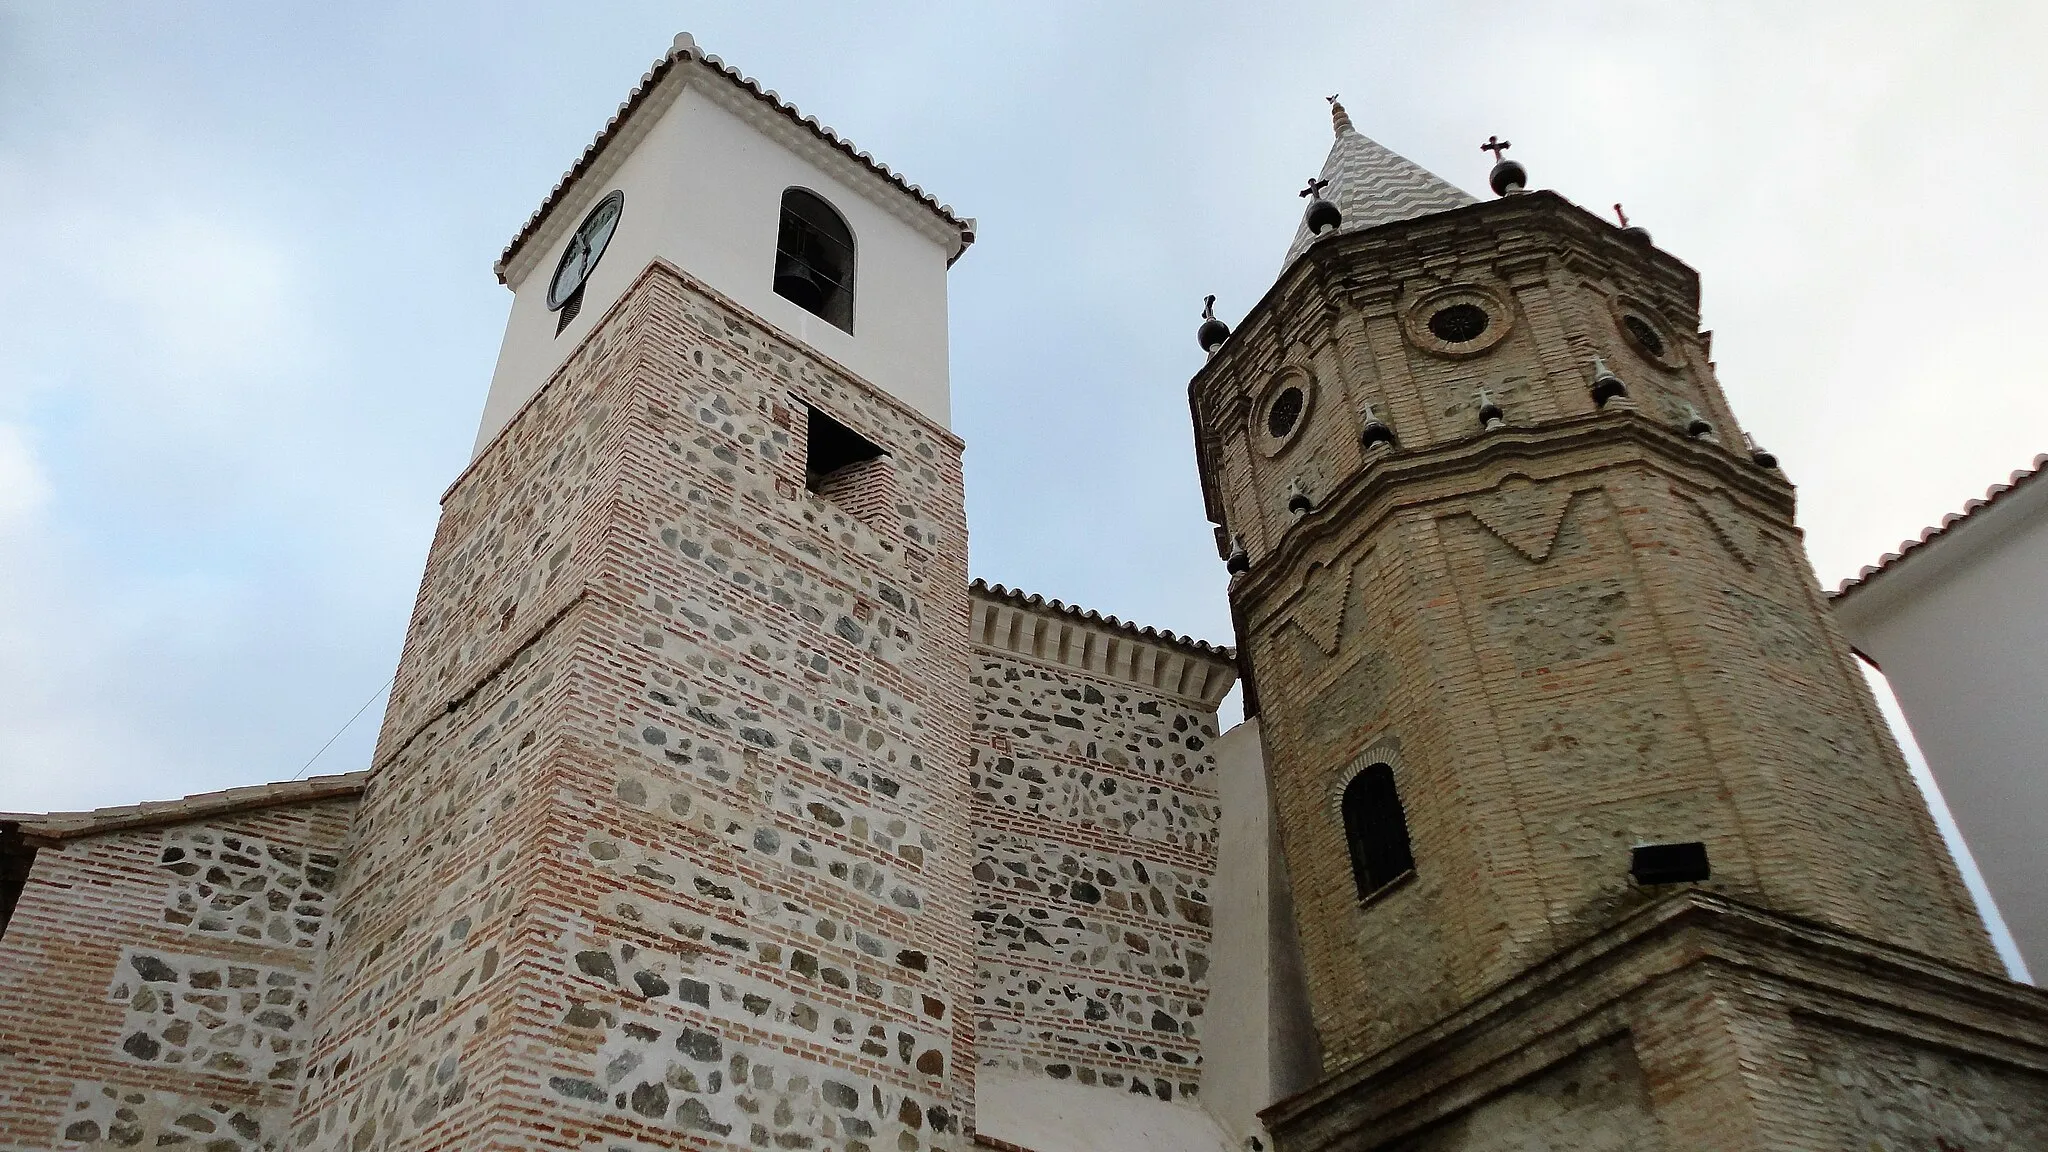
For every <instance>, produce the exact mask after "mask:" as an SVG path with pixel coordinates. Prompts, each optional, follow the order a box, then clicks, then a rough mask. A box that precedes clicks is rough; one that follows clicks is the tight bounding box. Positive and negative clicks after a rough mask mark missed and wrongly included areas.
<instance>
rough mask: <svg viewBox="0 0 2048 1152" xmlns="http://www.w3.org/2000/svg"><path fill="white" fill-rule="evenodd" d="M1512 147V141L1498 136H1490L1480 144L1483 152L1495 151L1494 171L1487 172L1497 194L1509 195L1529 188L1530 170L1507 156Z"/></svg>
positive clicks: (1487, 176) (1488, 179)
mask: <svg viewBox="0 0 2048 1152" xmlns="http://www.w3.org/2000/svg"><path fill="white" fill-rule="evenodd" d="M1512 147H1514V143H1513V142H1512V141H1508V140H1503V139H1501V138H1500V137H1498V136H1488V137H1487V138H1486V143H1484V144H1481V145H1480V146H1479V150H1480V151H1481V152H1491V153H1493V171H1491V172H1489V173H1487V174H1486V183H1487V184H1488V185H1489V186H1491V187H1492V188H1493V194H1494V195H1495V196H1507V195H1510V194H1512V193H1515V192H1523V191H1527V190H1528V187H1529V173H1528V171H1527V170H1526V169H1524V168H1523V167H1522V166H1521V165H1520V164H1519V163H1517V162H1515V161H1513V160H1510V159H1508V158H1507V150H1508V149H1510V148H1512Z"/></svg>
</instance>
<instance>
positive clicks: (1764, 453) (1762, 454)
mask: <svg viewBox="0 0 2048 1152" xmlns="http://www.w3.org/2000/svg"><path fill="white" fill-rule="evenodd" d="M1742 442H1743V444H1744V445H1745V446H1747V447H1748V448H1749V462H1750V463H1752V464H1754V465H1756V466H1757V467H1759V468H1762V469H1764V470H1765V471H1775V470H1776V469H1777V467H1778V455H1777V453H1775V452H1772V451H1770V450H1769V449H1766V448H1759V447H1757V444H1756V441H1754V440H1752V439H1750V438H1749V433H1747V432H1744V433H1743V434H1742Z"/></svg>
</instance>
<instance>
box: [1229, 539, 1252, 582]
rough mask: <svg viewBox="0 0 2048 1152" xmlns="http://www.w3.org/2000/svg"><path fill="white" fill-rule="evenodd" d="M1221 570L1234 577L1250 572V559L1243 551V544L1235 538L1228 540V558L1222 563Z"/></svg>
mask: <svg viewBox="0 0 2048 1152" xmlns="http://www.w3.org/2000/svg"><path fill="white" fill-rule="evenodd" d="M1223 570H1224V571H1225V572H1228V573H1230V574H1231V575H1232V576H1235V575H1237V574H1239V573H1241V572H1249V571H1251V570H1252V558H1251V555H1250V554H1249V553H1247V552H1246V551H1245V550H1244V544H1243V543H1242V542H1241V541H1239V540H1238V538H1237V537H1235V536H1232V537H1231V538H1230V557H1229V559H1227V560H1225V561H1224V562H1223Z"/></svg>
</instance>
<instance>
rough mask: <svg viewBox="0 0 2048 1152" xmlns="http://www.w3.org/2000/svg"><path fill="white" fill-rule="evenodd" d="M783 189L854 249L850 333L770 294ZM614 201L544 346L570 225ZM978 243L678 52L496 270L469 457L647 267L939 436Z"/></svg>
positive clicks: (725, 73)
mask: <svg viewBox="0 0 2048 1152" xmlns="http://www.w3.org/2000/svg"><path fill="white" fill-rule="evenodd" d="M792 188H801V189H803V190H805V191H808V192H810V193H812V194H814V195H816V196H818V197H820V198H822V199H823V200H825V201H826V202H827V203H828V204H830V205H831V206H832V208H833V209H834V210H835V211H837V212H838V213H839V215H840V216H841V217H843V218H844V220H845V222H846V225H847V227H848V229H849V230H850V231H851V232H852V233H853V237H854V242H855V260H856V267H855V276H856V278H857V279H856V283H855V286H854V291H855V298H854V318H853V324H852V331H850V332H849V331H845V330H843V329H841V328H840V327H837V326H835V325H833V324H831V323H829V322H827V321H826V320H824V319H823V318H822V317H820V316H817V315H813V314H812V313H810V312H807V311H805V310H804V309H803V308H801V307H799V306H798V305H797V304H795V303H793V302H791V301H790V300H787V299H784V298H783V297H781V296H779V295H777V294H776V293H775V291H774V288H773V276H774V267H775V249H776V239H777V228H778V223H779V220H780V212H781V202H782V196H783V194H784V193H785V192H786V191H788V190H789V189H792ZM615 191H616V192H620V193H622V194H623V196H624V204H623V208H622V210H621V213H620V217H619V222H618V226H617V229H616V231H615V232H614V233H613V234H612V236H611V240H610V243H609V245H608V246H607V247H606V248H605V249H604V251H603V253H602V256H601V258H600V259H599V260H598V261H597V262H596V264H595V265H594V266H593V267H592V269H591V271H590V274H589V277H588V280H587V283H586V287H585V289H584V294H583V298H582V299H581V300H580V301H579V302H578V303H579V306H580V307H579V310H578V312H577V314H576V316H575V318H574V319H572V320H571V321H569V322H568V323H567V324H563V325H560V326H559V327H560V330H559V332H558V331H557V328H558V322H559V320H560V314H559V312H557V311H556V310H555V309H552V308H550V307H549V300H548V298H547V297H548V284H549V281H550V280H551V279H552V276H553V273H554V271H555V268H556V265H557V263H558V262H559V261H560V259H561V256H562V253H563V250H564V248H565V246H566V245H567V244H568V243H569V242H570V238H571V237H572V235H573V234H574V233H575V231H576V229H577V226H578V225H579V224H580V223H581V222H582V220H583V218H584V216H585V215H586V214H587V213H588V212H589V211H590V209H591V208H592V206H593V205H595V204H597V203H598V202H599V201H600V200H601V199H602V198H603V197H605V196H607V195H609V194H610V193H612V192H615ZM974 227H975V224H974V221H973V220H972V219H969V218H965V217H962V216H959V215H957V214H956V213H954V211H953V210H952V209H951V208H950V207H948V206H946V205H944V204H941V203H940V202H939V201H938V200H937V199H935V198H934V197H932V196H931V195H929V194H928V193H926V192H925V191H924V190H923V189H921V188H918V187H917V186H915V185H913V184H911V183H909V182H908V181H906V180H905V179H904V178H903V177H902V176H900V175H898V174H897V173H895V172H894V171H893V170H891V169H889V168H888V167H886V166H885V165H883V164H881V163H880V162H879V161H876V160H875V159H874V158H873V157H871V156H869V155H868V154H867V153H865V152H861V151H859V150H857V149H856V148H854V146H853V145H851V144H850V143H848V142H847V141H845V140H844V139H842V138H841V137H840V136H839V135H838V134H837V133H835V132H833V131H832V130H831V129H830V128H827V127H825V126H824V125H822V124H820V123H818V121H816V120H815V119H811V118H808V117H805V116H803V115H801V114H800V113H799V112H798V111H797V110H796V109H795V108H794V107H793V106H791V105H790V104H788V103H787V102H785V101H783V100H782V98H781V97H779V96H777V95H776V94H775V93H774V92H772V91H769V90H768V89H765V88H763V87H762V86H761V85H760V84H759V83H758V82H756V81H754V80H752V79H750V78H747V77H745V76H743V75H741V74H740V72H738V71H737V70H736V69H733V68H731V67H730V66H728V65H726V64H725V63H724V62H723V61H721V60H719V59H718V57H716V56H710V55H706V54H705V53H704V52H703V51H702V50H701V49H699V48H698V47H697V44H696V41H695V40H694V39H692V38H691V37H690V36H689V34H687V33H684V34H682V35H679V36H677V37H676V39H675V42H674V44H673V45H671V47H670V48H669V50H668V52H666V53H665V54H664V55H663V56H662V57H661V59H659V60H657V61H656V62H655V63H654V66H653V67H652V68H650V69H649V70H648V72H647V73H646V74H645V75H644V76H642V77H641V80H640V83H639V85H638V86H637V87H635V88H634V89H633V91H632V93H631V94H630V95H629V96H628V97H627V99H626V101H625V103H624V104H622V105H620V108H619V111H618V113H617V114H616V115H614V116H613V117H612V118H611V120H610V121H609V122H607V123H606V125H605V126H604V129H603V131H601V132H600V133H598V135H597V138H596V139H595V140H593V141H592V142H591V144H590V146H589V147H587V148H586V149H584V151H583V154H582V156H581V157H579V158H578V160H577V161H576V163H575V165H574V166H572V167H571V168H570V169H569V171H568V172H567V173H565V174H564V175H563V177H562V179H561V180H560V181H559V182H558V183H557V184H556V185H555V187H554V189H553V190H552V191H551V192H549V194H548V195H547V197H546V198H545V200H543V202H542V203H541V206H540V207H539V209H538V210H536V211H535V212H534V214H533V216H532V217H531V218H529V219H528V220H527V222H526V224H525V225H524V226H523V227H522V228H521V229H520V230H519V232H518V234H517V235H516V236H514V237H513V240H512V242H511V244H510V245H508V246H507V247H506V249H505V252H504V254H503V255H502V256H501V257H500V258H499V260H498V262H497V264H496V267H495V271H496V272H497V275H498V278H499V279H500V280H501V281H502V282H503V283H504V284H505V285H506V286H507V287H508V288H510V289H512V293H513V302H512V309H511V315H510V317H509V318H508V320H507V323H506V330H505V339H504V343H503V345H502V346H501V348H500V351H499V356H498V365H497V369H496V371H495V372H494V373H493V374H492V378H491V390H490V395H489V398H488V399H487V400H486V401H485V405H484V414H483V420H482V423H481V426H480V427H479V428H478V431H477V440H476V451H478V452H481V451H482V450H483V448H484V446H485V445H487V444H489V443H490V441H491V440H492V439H493V438H494V437H495V436H496V435H497V433H498V432H499V431H500V430H501V429H502V428H503V427H504V425H505V423H506V422H507V421H508V420H510V419H511V417H512V415H513V414H514V413H516V412H517V411H518V410H519V408H520V406H521V405H523V404H524V403H525V402H526V401H527V400H528V399H529V398H531V397H532V395H533V394H534V392H536V391H537V390H539V388H540V386H541V385H542V384H543V383H545V382H546V380H547V379H548V377H549V376H550V375H552V374H553V372H554V371H555V370H556V369H557V368H558V367H560V366H561V364H562V363H563V362H564V361H565V360H566V359H567V358H568V356H569V354H570V352H572V351H573V350H574V349H575V347H576V346H577V344H578V343H580V342H581V339H582V337H583V336H585V335H587V334H588V333H589V331H590V326H591V325H593V324H595V323H596V322H597V321H598V319H599V318H601V317H602V316H603V315H604V313H605V311H606V310H607V309H608V308H610V307H611V305H612V304H614V303H616V302H617V300H618V298H619V296H620V295H621V294H622V293H624V291H625V290H626V289H627V288H628V287H629V286H631V284H632V283H633V282H634V281H635V280H637V279H638V278H639V275H640V273H641V272H642V271H644V270H645V269H646V267H647V266H648V264H650V263H652V262H654V261H657V260H661V261H666V262H668V263H670V264H673V265H675V266H676V267H678V268H680V269H682V270H683V271H684V272H686V273H688V274H690V275H691V276H694V277H696V278H697V279H699V280H701V281H703V282H704V283H705V284H706V285H708V286H709V287H711V288H712V289H714V290H715V291H717V292H718V293H720V294H721V295H723V296H724V297H726V298H727V299H729V300H731V301H732V302H734V303H735V304H737V305H739V306H740V307H742V308H744V309H746V310H747V311H748V312H750V313H753V314H754V315H755V316H756V317H758V318H759V319H761V320H762V321H764V322H766V323H768V324H770V325H772V326H774V327H776V328H778V329H780V330H782V331H784V332H786V333H788V334H789V335H791V336H794V337H796V338H797V339H799V340H802V341H804V342H805V343H806V344H809V345H810V346H812V347H813V348H814V349H815V350H816V351H818V352H819V353H820V354H821V355H823V356H825V357H827V358H829V359H831V360H833V361H835V362H837V363H838V364H840V365H842V366H843V367H845V368H846V369H848V370H849V371H851V372H853V373H855V374H857V375H859V376H860V377H862V378H863V379H865V380H867V381H868V382H869V383H871V384H873V385H874V386H875V387H877V388H879V389H881V390H882V391H884V392H887V393H889V394H890V395H893V396H895V397H897V398H898V399H901V400H903V401H904V402H905V403H908V404H910V405H911V406H912V407H914V408H916V409H917V410H918V411H919V412H921V413H923V414H924V415H925V416H927V417H929V418H930V419H932V420H933V421H935V422H937V423H939V424H941V425H948V424H949V423H950V416H951V395H950V384H949V381H948V376H947V334H946V270H947V268H948V267H950V266H951V264H952V262H953V261H954V260H957V259H958V258H959V257H960V255H961V253H963V252H964V251H965V250H966V248H967V246H968V245H969V244H971V243H973V241H974Z"/></svg>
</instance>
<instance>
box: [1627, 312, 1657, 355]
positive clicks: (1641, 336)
mask: <svg viewBox="0 0 2048 1152" xmlns="http://www.w3.org/2000/svg"><path fill="white" fill-rule="evenodd" d="M1621 326H1622V327H1623V328H1626V329H1627V330H1628V334H1629V337H1630V338H1631V339H1633V340H1634V341H1635V342H1636V343H1637V344H1639V345H1641V346H1642V349H1643V351H1645V352H1648V353H1649V354H1650V355H1652V356H1655V357H1657V358H1658V359H1662V358H1663V356H1664V338H1663V337H1662V336H1659V335H1657V329H1656V328H1654V327H1652V326H1651V324H1650V322H1649V321H1648V320H1645V319H1643V318H1642V317H1641V316H1638V315H1636V314H1635V313H1633V312H1630V313H1628V314H1626V315H1624V316H1623V317H1622V318H1621Z"/></svg>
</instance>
